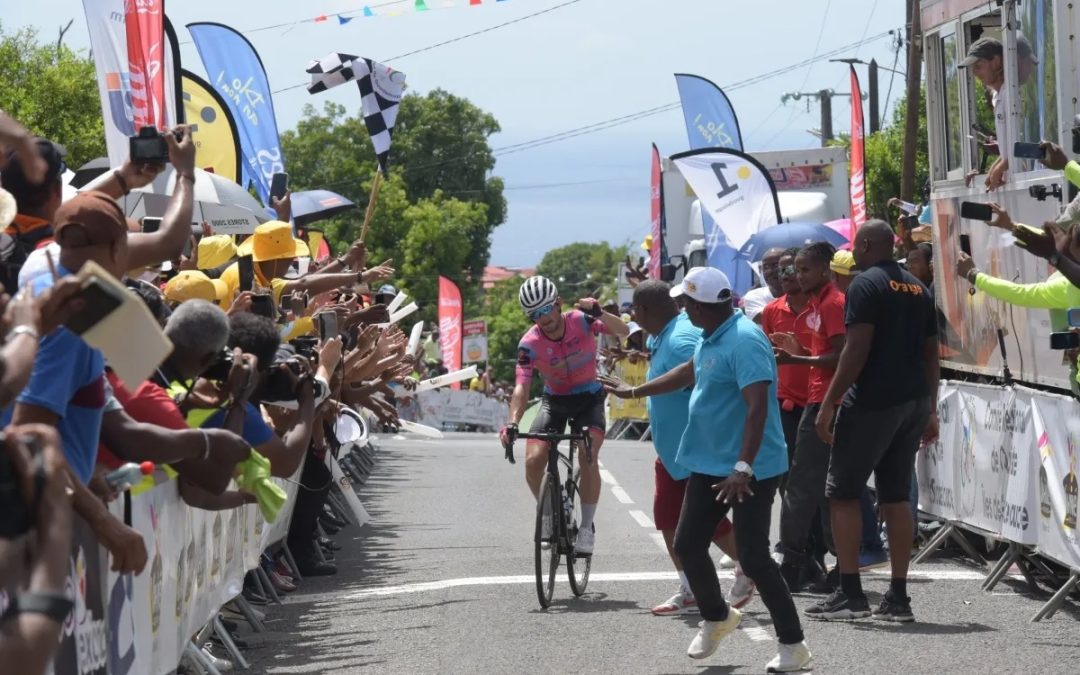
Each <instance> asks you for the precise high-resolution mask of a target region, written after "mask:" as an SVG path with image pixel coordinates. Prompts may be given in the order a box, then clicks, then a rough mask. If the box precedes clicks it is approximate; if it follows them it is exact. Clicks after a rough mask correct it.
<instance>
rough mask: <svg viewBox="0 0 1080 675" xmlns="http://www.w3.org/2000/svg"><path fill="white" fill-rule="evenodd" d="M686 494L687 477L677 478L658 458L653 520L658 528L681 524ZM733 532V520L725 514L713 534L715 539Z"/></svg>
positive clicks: (671, 527) (667, 528) (672, 528)
mask: <svg viewBox="0 0 1080 675" xmlns="http://www.w3.org/2000/svg"><path fill="white" fill-rule="evenodd" d="M684 494H686V479H683V480H675V479H674V478H672V477H671V474H669V473H668V472H667V469H665V468H664V463H663V462H661V461H660V458H659V457H657V458H656V492H655V493H654V495H653V507H652V508H653V522H654V523H656V529H658V530H661V531H663V530H674V529H675V528H676V527H678V525H679V514H680V513H682V503H683V495H684ZM728 532H731V521H730V520H728V519H727V517H726V516H725V517H724V519H723V520H721V521H720V524H719V525H717V526H716V532H715V533H714V535H713V540H714V541H715V540H716V539H717V538H718V537H722V536H724V535H725V534H727V533H728Z"/></svg>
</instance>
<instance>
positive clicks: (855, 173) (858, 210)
mask: <svg viewBox="0 0 1080 675" xmlns="http://www.w3.org/2000/svg"><path fill="white" fill-rule="evenodd" d="M864 141H865V137H864V135H863V107H862V91H861V90H860V89H859V76H858V75H856V74H855V66H851V183H850V185H851V225H852V230H853V231H858V229H859V228H860V227H862V225H863V223H865V222H866V148H865V143H864Z"/></svg>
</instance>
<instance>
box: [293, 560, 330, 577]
mask: <svg viewBox="0 0 1080 675" xmlns="http://www.w3.org/2000/svg"><path fill="white" fill-rule="evenodd" d="M296 566H297V567H299V568H300V574H301V575H303V576H305V577H326V576H330V575H333V574H337V565H331V564H330V563H327V562H322V561H321V560H297V561H296Z"/></svg>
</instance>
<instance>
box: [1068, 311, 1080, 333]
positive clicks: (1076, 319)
mask: <svg viewBox="0 0 1080 675" xmlns="http://www.w3.org/2000/svg"><path fill="white" fill-rule="evenodd" d="M1066 316H1067V317H1068V319H1069V328H1080V307H1073V308H1072V309H1070V310H1069V311H1068V312H1067V313H1066Z"/></svg>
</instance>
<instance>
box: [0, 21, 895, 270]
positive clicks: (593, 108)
mask: <svg viewBox="0 0 1080 675" xmlns="http://www.w3.org/2000/svg"><path fill="white" fill-rule="evenodd" d="M380 2H386V0H368V3H367V4H371V5H373V6H374V5H376V4H378V3H380ZM364 4H365V3H364V2H363V0H361V1H359V2H354V1H351V0H306V1H305V2H302V3H301V2H295V1H293V2H288V1H286V0H231V1H230V2H223V1H222V0H183V1H182V2H181V1H179V0H166V3H165V9H166V12H167V14H168V16H169V18H170V20H171V21H172V22H173V25H174V26H175V27H176V29H177V31H178V33H179V34H180V41H181V43H182V44H181V60H182V62H183V65H184V67H185V68H187V69H189V70H192V71H194V72H196V73H199V74H205V71H204V70H203V68H202V64H201V63H200V62H199V59H198V55H197V53H196V52H195V49H194V47H193V46H192V45H191V44H190V42H189V40H190V38H189V36H188V35H187V34H186V30H185V29H184V28H183V26H184V25H185V24H187V23H191V22H195V21H215V22H218V23H224V24H227V25H229V26H232V27H234V28H236V29H237V30H239V31H241V32H243V33H245V35H246V36H247V37H248V39H249V40H251V42H252V44H253V45H254V46H255V48H256V49H257V50H258V51H259V54H260V56H261V58H262V60H263V63H264V65H265V66H266V70H267V75H268V77H269V80H270V85H271V88H272V89H274V90H280V89H285V88H287V87H290V86H292V85H300V84H304V83H305V82H306V81H307V77H308V76H307V75H306V74H305V72H304V69H305V67H306V65H307V63H308V62H309V61H310V60H312V59H315V58H320V57H322V56H325V55H326V54H327V53H329V52H345V53H352V54H358V55H361V56H366V57H369V58H373V59H375V60H378V61H383V62H386V63H390V64H392V65H393V66H394V67H395V68H397V69H398V70H402V71H404V72H405V73H406V75H407V76H408V83H409V90H410V91H412V92H418V93H421V94H422V93H424V92H426V91H429V90H431V89H434V88H440V87H441V88H443V89H445V90H447V91H449V92H451V93H453V94H455V95H458V96H463V97H465V98H468V99H469V100H471V101H472V102H473V103H475V104H476V105H478V106H480V107H481V108H483V109H485V110H487V111H488V112H490V113H492V114H493V115H494V116H495V118H496V119H497V120H498V121H499V123H500V125H501V126H502V132H501V133H499V134H497V135H495V136H494V137H492V139H491V145H492V147H493V148H496V150H497V149H498V148H501V147H505V146H510V145H514V144H517V143H522V142H524V141H530V140H533V139H538V138H542V137H546V136H550V135H553V134H558V133H560V132H565V131H569V130H572V129H579V128H581V127H585V126H588V125H593V124H596V123H599V122H604V121H606V120H612V119H614V118H619V117H622V116H625V115H630V114H632V113H636V112H639V111H643V110H647V109H650V108H654V107H657V106H662V105H664V104H668V103H674V102H676V101H678V92H677V90H676V88H675V81H674V78H673V77H672V75H673V74H674V73H676V72H687V73H694V74H697V75H701V76H703V77H706V78H709V79H711V80H712V81H713V82H715V83H717V84H718V85H720V86H721V87H725V85H728V84H733V83H737V82H740V81H742V80H746V79H748V78H751V77H755V76H758V75H763V74H766V73H769V72H772V71H775V70H778V69H782V68H786V67H788V66H792V65H794V64H797V63H799V62H802V61H804V60H807V59H810V58H813V57H815V56H816V55H819V54H822V53H825V52H829V51H831V50H834V49H836V48H837V47H841V46H843V45H846V44H851V43H854V42H857V41H860V40H861V39H862V38H864V37H872V36H875V35H878V34H882V33H885V32H886V31H889V30H902V28H903V24H904V4H903V3H902V2H900V0H886V1H885V2H882V1H880V0H754V1H753V2H744V1H740V0H576V1H568V0H505V1H504V2H495V0H483V2H482V3H481V4H480V5H479V6H470V5H469V3H468V0H453V1H452V2H444V1H443V0H427V5H428V6H429V7H430V8H431V9H430V11H427V12H415V11H414V10H413V4H414V1H413V0H401V1H400V2H398V3H396V4H393V5H391V7H390V8H395V9H396V8H400V9H401V14H399V15H397V16H375V17H371V18H363V17H361V18H357V19H355V20H353V21H351V22H349V23H347V24H345V25H339V23H338V21H337V19H336V16H335V15H336V14H339V13H340V14H343V15H344V16H354V15H358V14H360V10H361V9H362V8H363V6H364ZM451 4H452V5H454V6H445V5H451ZM558 5H565V6H562V7H558V8H556V9H553V10H552V11H550V12H547V13H544V14H541V15H539V16H535V17H532V18H527V19H524V20H521V21H519V22H517V23H514V24H512V25H509V26H506V27H502V28H497V29H494V30H490V31H487V32H484V33H482V34H480V35H477V36H474V37H469V38H466V39H463V40H460V41H456V42H452V43H450V44H447V45H443V46H439V47H436V48H434V49H429V50H426V51H422V52H420V53H417V54H413V55H410V56H404V57H403V58H394V57H396V56H398V55H403V54H406V53H408V52H412V51H414V50H418V49H422V48H425V47H429V46H433V45H436V44H438V43H441V42H444V41H447V40H451V39H453V38H457V37H460V36H463V35H466V34H468V33H473V32H476V31H481V30H483V29H487V28H490V27H492V26H495V25H497V24H502V23H506V22H509V21H513V20H515V19H521V18H522V17H525V16H526V15H529V14H533V13H536V12H539V11H541V10H544V9H547V8H553V7H556V6H558ZM390 8H387V9H390ZM376 11H377V12H378V11H380V10H378V9H376ZM319 15H327V16H328V17H329V20H328V21H325V22H313V21H311V20H310V19H311V18H313V17H316V16H319ZM69 19H74V24H73V25H72V27H71V29H70V30H69V31H68V33H67V35H66V36H65V38H64V41H65V44H67V45H68V46H70V47H72V48H74V49H77V50H78V49H85V50H88V49H89V35H88V33H87V28H86V19H85V15H84V14H83V9H82V2H81V0H46V1H45V2H20V3H9V6H7V7H5V8H4V13H3V22H2V25H3V28H4V30H5V32H10V31H13V30H15V29H18V28H22V27H27V26H32V27H35V28H37V29H39V31H40V32H41V36H42V39H43V40H49V41H52V40H54V39H55V37H56V35H57V32H58V30H59V27H60V26H61V25H62V24H66V23H67V21H68V20H69ZM294 22H295V23H294ZM280 24H291V25H284V26H282V25H280ZM271 25H277V26H278V27H276V28H273V29H265V27H267V26H271ZM253 29H262V30H253ZM185 42H187V43H188V44H184V43H185ZM843 56H846V57H857V58H861V59H863V60H866V61H869V60H870V59H871V58H875V59H877V61H878V63H879V64H880V65H882V66H884V67H885V68H895V69H896V70H900V71H903V70H904V63H903V59H904V54H903V52H902V51H901V52H900V54H899V60H898V61H896V65H895V66H894V60H895V59H896V58H897V53H896V49H895V43H894V41H893V38H892V37H890V36H884V37H881V38H880V39H877V40H876V41H874V42H872V43H870V44H867V45H864V46H862V47H860V48H858V49H852V50H850V52H849V53H845V54H844V55H843ZM865 73H866V71H865V68H864V67H863V68H861V72H860V75H861V77H862V78H863V87H864V89H865V87H866V84H865V77H866V74H865ZM881 75H882V81H881V96H882V101H881V104H882V110H883V111H884V110H886V107H885V100H884V97H885V96H886V91H887V90H888V89H889V86H890V77H891V74H890V73H889V72H888V71H882V73H881ZM847 87H848V84H847V66H845V65H843V64H839V63H828V62H827V61H819V62H817V63H814V64H811V65H808V66H803V67H800V68H798V69H794V70H792V71H790V72H788V73H785V74H782V75H778V76H776V77H772V78H770V79H767V80H765V81H763V82H760V83H757V84H753V85H749V86H745V87H739V88H734V89H731V88H726V91H727V94H728V97H729V99H730V100H731V103H732V105H733V106H734V108H735V111H736V113H737V115H738V117H739V120H740V126H741V128H742V132H743V141H744V145H745V146H746V148H747V149H748V150H750V151H754V150H780V149H792V148H807V147H814V146H817V145H819V144H820V141H819V139H818V138H816V137H815V136H813V135H811V134H810V133H808V130H810V129H816V128H818V127H819V126H820V113H819V111H818V108H817V105H816V103H811V105H810V106H809V111H808V110H807V105H806V99H803V100H802V101H799V102H788V103H786V104H782V103H781V100H780V99H781V96H782V95H783V94H784V93H787V92H796V91H803V92H807V91H818V90H820V89H835V90H837V91H840V92H843V91H847ZM903 88H904V83H903V78H902V77H900V76H896V78H895V82H893V83H892V93H891V98H890V101H889V103H888V109H889V110H891V108H892V107H893V105H894V104H895V102H896V100H897V99H898V98H899V97H900V96H901V95H902V92H903ZM324 100H333V101H336V102H338V103H341V104H343V105H345V106H346V107H347V108H348V109H349V110H350V111H352V112H356V111H358V109H359V106H360V100H359V96H358V94H357V93H356V90H355V89H352V88H349V87H340V88H338V89H337V90H334V91H331V92H327V93H323V94H319V95H317V96H312V95H310V94H308V93H307V92H306V90H305V89H304V88H303V87H298V88H294V89H289V90H286V91H281V92H279V93H276V94H275V95H274V108H275V113H276V116H277V121H278V127H279V129H280V130H281V131H284V130H285V129H291V128H294V127H295V125H296V122H297V120H299V119H300V118H301V117H302V111H303V107H304V105H305V104H307V103H312V104H315V105H316V106H319V107H321V105H322V102H323V101H324ZM890 115H891V113H890ZM850 116H851V108H850V104H849V103H848V102H847V99H844V98H837V99H834V101H833V127H834V130H835V131H836V132H845V133H846V132H847V130H848V129H849V127H850ZM58 140H60V141H61V142H62V140H63V139H58ZM654 142H655V143H656V144H657V145H658V147H659V148H660V150H661V152H662V153H663V154H664V155H671V154H674V153H676V152H680V151H682V150H686V149H687V147H688V141H687V136H686V129H685V125H684V123H683V119H682V114H681V112H680V111H679V110H678V109H673V110H669V111H666V112H662V113H659V114H656V115H651V116H647V117H643V118H640V119H635V120H633V121H630V122H629V123H626V124H622V125H617V126H612V127H610V128H605V129H601V130H597V131H595V132H591V133H584V134H582V135H577V136H574V137H572V138H569V139H567V140H562V141H559V142H555V143H550V144H547V145H542V146H540V147H537V148H535V149H530V150H527V151H523V152H514V153H505V154H500V153H498V152H497V155H498V162H497V165H496V167H495V171H494V172H495V174H496V175H499V176H501V177H502V178H503V180H504V182H505V184H506V192H505V196H506V199H507V201H508V205H509V214H508V217H507V221H506V223H505V224H503V225H501V226H500V227H499V228H498V229H497V230H496V231H495V233H494V236H493V242H492V251H491V262H492V264H496V265H506V266H530V265H535V264H536V263H538V262H539V261H540V259H541V258H542V257H543V254H544V253H545V252H546V251H548V250H550V249H552V248H557V247H559V246H563V245H565V244H569V243H572V242H575V241H589V242H598V241H607V242H609V243H612V244H622V243H632V244H634V245H637V244H639V243H640V242H641V241H642V239H643V238H644V236H645V235H646V234H647V233H648V230H649V166H650V145H651V143H654ZM285 160H286V169H288V166H287V164H288V157H286V158H285Z"/></svg>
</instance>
